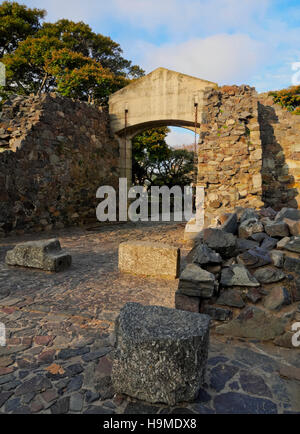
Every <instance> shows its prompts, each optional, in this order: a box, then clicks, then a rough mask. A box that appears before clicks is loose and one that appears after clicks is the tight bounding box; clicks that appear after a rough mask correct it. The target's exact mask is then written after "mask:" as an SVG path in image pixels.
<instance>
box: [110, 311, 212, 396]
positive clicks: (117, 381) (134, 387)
mask: <svg viewBox="0 0 300 434" xmlns="http://www.w3.org/2000/svg"><path fill="white" fill-rule="evenodd" d="M209 324H210V318H209V316H207V315H201V314H196V313H192V312H184V311H181V310H176V309H168V308H165V307H160V306H142V305H140V304H138V303H127V304H126V305H125V306H124V307H123V308H122V309H121V311H120V315H119V317H118V318H117V320H116V329H115V332H116V346H117V348H116V352H115V359H114V363H113V370H112V382H113V386H114V389H115V392H116V393H120V394H126V395H129V396H131V397H133V398H138V399H141V400H144V401H147V402H151V403H165V404H167V405H175V404H177V403H179V402H183V401H185V402H188V401H193V400H195V399H196V398H197V396H198V393H199V390H200V388H201V385H202V384H203V382H204V375H205V371H206V363H207V355H208V345H209Z"/></svg>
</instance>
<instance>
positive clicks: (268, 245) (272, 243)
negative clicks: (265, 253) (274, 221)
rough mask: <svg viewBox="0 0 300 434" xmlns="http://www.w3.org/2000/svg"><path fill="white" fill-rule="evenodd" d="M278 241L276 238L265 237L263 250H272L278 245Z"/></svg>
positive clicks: (262, 244)
mask: <svg viewBox="0 0 300 434" xmlns="http://www.w3.org/2000/svg"><path fill="white" fill-rule="evenodd" d="M277 243H278V240H277V239H276V238H272V237H265V239H264V240H263V242H262V243H261V246H260V247H261V249H263V250H272V249H274V248H275V247H276V246H277Z"/></svg>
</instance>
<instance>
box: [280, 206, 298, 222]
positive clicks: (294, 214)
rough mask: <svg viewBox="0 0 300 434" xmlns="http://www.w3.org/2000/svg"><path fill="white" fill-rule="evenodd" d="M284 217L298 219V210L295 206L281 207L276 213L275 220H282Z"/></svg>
mask: <svg viewBox="0 0 300 434" xmlns="http://www.w3.org/2000/svg"><path fill="white" fill-rule="evenodd" d="M285 218H287V219H291V220H300V210H298V209H295V208H282V210H281V211H279V213H278V214H277V215H276V217H275V221H283V220H284V219H285Z"/></svg>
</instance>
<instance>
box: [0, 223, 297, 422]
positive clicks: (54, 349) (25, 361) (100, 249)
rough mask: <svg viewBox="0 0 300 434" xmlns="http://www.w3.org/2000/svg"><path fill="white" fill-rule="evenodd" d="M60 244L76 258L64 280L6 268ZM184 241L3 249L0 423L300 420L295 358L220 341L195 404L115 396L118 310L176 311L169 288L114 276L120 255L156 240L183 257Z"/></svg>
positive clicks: (179, 232) (73, 237)
mask: <svg viewBox="0 0 300 434" xmlns="http://www.w3.org/2000/svg"><path fill="white" fill-rule="evenodd" d="M56 236H57V237H58V238H59V239H60V241H61V245H62V247H64V248H66V249H67V250H68V251H69V252H70V253H71V254H72V256H73V265H72V267H71V268H70V269H69V270H67V271H65V272H62V273H57V274H52V273H45V272H42V271H38V270H30V269H21V268H9V267H7V266H6V265H5V263H4V257H5V253H6V251H7V250H9V249H11V248H12V247H13V246H14V245H15V244H16V243H17V242H20V241H26V240H33V239H41V238H52V237H56ZM182 237H183V225H182V224H174V223H173V224H172V223H170V224H143V226H141V225H134V224H126V225H115V226H107V227H103V228H101V229H95V230H93V231H87V230H84V229H70V230H62V231H59V232H55V233H54V232H53V233H50V234H49V233H48V234H34V235H26V236H22V237H19V238H6V239H2V240H1V243H0V322H2V323H4V324H5V326H6V330H7V346H6V347H0V413H15V414H20V413H52V414H55V413H97V414H114V413H118V414H120V413H125V414H138V413H145V414H156V413H161V414H162V413H163V414H169V413H171V414H172V413H173V414H175V413H176V414H192V413H293V412H299V413H300V375H299V371H300V358H299V351H298V350H285V349H282V348H278V347H273V346H272V345H262V344H259V343H257V342H256V343H255V342H244V341H242V340H226V338H221V337H216V336H212V337H211V347H210V354H209V363H208V373H207V380H206V384H205V385H204V387H203V390H202V391H201V393H200V396H199V398H198V400H197V402H195V403H193V404H184V403H183V404H182V405H181V406H177V407H176V408H167V407H165V406H154V405H150V404H147V403H143V402H138V401H135V400H132V399H130V398H128V397H125V396H118V395H115V394H114V391H113V389H112V386H111V382H110V372H111V361H112V358H113V333H112V331H113V324H114V319H115V317H116V316H117V314H118V311H119V309H120V308H121V307H122V306H123V305H124V304H125V303H126V302H129V301H135V302H140V303H143V304H158V305H162V306H167V307H174V293H175V290H176V287H177V282H176V281H175V280H174V281H172V280H162V279H154V278H147V279H146V278H143V277H140V276H139V277H138V276H129V275H123V274H120V273H119V272H118V268H117V257H118V245H119V243H120V242H123V241H127V240H129V239H130V240H133V239H144V240H153V241H155V240H156V241H162V242H167V243H169V244H172V245H175V246H178V247H181V248H182V249H183V250H182V253H183V256H184V255H185V254H186V253H187V252H188V249H187V246H186V245H184V243H183V240H182ZM282 368H286V369H285V370H284V371H283V370H282V372H285V374H284V376H283V375H282V376H280V374H279V371H280V370H281V369H282ZM286 372H288V374H287V373H286ZM298 375H299V378H298V380H296V378H297V376H298ZM287 377H289V378H287Z"/></svg>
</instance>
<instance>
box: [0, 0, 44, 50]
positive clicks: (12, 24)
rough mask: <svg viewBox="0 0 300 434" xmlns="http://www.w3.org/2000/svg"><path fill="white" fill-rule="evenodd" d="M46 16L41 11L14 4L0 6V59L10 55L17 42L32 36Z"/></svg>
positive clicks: (8, 3) (6, 3) (4, 3)
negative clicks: (7, 54)
mask: <svg viewBox="0 0 300 434" xmlns="http://www.w3.org/2000/svg"><path fill="white" fill-rule="evenodd" d="M45 15H46V11H44V10H43V9H29V8H27V7H26V6H24V5H20V4H19V3H16V2H9V1H5V2H3V3H1V4H0V57H2V56H3V55H4V54H6V53H12V52H13V51H14V50H15V49H16V48H17V46H18V44H19V42H21V41H24V39H26V38H27V37H28V36H32V35H34V34H35V33H36V32H37V31H38V30H39V29H40V27H41V21H40V20H41V19H42V18H44V17H45Z"/></svg>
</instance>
